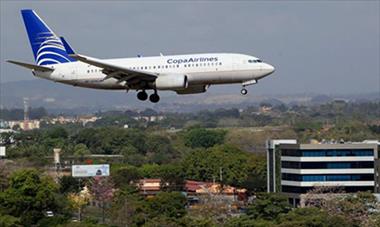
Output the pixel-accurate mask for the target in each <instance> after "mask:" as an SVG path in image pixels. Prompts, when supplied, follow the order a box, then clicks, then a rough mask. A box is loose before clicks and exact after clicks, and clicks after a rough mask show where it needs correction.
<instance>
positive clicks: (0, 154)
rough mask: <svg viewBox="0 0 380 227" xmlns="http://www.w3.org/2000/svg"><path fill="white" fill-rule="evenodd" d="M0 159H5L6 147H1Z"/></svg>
mask: <svg viewBox="0 0 380 227" xmlns="http://www.w3.org/2000/svg"><path fill="white" fill-rule="evenodd" d="M0 157H5V147H4V146H0Z"/></svg>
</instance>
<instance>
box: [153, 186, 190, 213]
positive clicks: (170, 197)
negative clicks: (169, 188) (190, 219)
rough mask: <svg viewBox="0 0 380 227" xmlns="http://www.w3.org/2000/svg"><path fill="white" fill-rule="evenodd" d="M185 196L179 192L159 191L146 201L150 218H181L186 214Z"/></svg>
mask: <svg viewBox="0 0 380 227" xmlns="http://www.w3.org/2000/svg"><path fill="white" fill-rule="evenodd" d="M186 202H187V200H186V198H185V196H184V195H183V194H181V193H180V192H160V193H158V194H157V195H156V196H155V197H153V198H152V199H151V200H149V201H148V208H149V216H150V218H154V217H158V216H161V215H162V216H166V217H168V218H181V217H183V216H184V215H185V214H186V209H185V205H186Z"/></svg>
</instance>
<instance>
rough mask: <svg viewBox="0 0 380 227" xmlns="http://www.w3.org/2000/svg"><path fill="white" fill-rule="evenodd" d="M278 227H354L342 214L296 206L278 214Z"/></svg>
mask: <svg viewBox="0 0 380 227" xmlns="http://www.w3.org/2000/svg"><path fill="white" fill-rule="evenodd" d="M276 222H277V223H278V225H276V226H278V227H294V226H298V227H309V226H319V227H354V226H356V225H354V224H353V223H352V222H350V221H349V220H346V219H345V218H344V217H342V216H337V215H333V214H329V213H328V212H326V211H324V210H320V209H318V208H310V207H309V208H297V209H294V210H292V211H290V212H289V213H287V214H280V216H279V218H278V219H277V221H276Z"/></svg>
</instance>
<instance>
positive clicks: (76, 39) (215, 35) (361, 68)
mask: <svg viewBox="0 0 380 227" xmlns="http://www.w3.org/2000/svg"><path fill="white" fill-rule="evenodd" d="M25 8H31V9H34V10H36V11H37V13H38V14H39V15H40V17H41V18H42V19H44V20H45V22H46V23H47V24H48V25H49V26H50V27H51V28H52V29H53V30H54V31H55V33H57V34H58V35H61V36H64V37H65V38H66V40H68V42H69V43H70V45H71V46H72V47H73V48H74V50H75V51H76V52H78V53H83V54H86V55H89V56H94V57H98V58H112V57H134V56H136V55H137V54H142V55H145V56H148V55H158V54H159V53H160V52H162V53H163V54H184V53H200V52H237V53H245V54H249V55H254V56H257V57H260V58H262V59H263V60H264V61H267V62H268V63H270V64H273V65H274V66H275V67H276V72H275V74H273V75H271V76H269V77H267V78H264V79H263V80H261V81H260V82H259V84H257V85H254V87H252V88H250V90H252V92H258V93H275V94H279V93H303V92H312V93H326V94H331V93H362V92H376V91H380V72H379V71H380V70H379V62H380V59H379V55H380V32H379V28H380V24H379V23H380V22H379V21H380V15H379V12H380V2H379V1H367V2H362V1H357V2H354V1H347V2H343V1H334V2H327V1H323V2H317V1H315V2H313V1H294V2H293V1H267V2H260V1H254V2H247V1H242V2H195V3H193V2H174V1H168V2H164V1H163V2H158V1H154V2H124V1H104V2H101V1H54V2H37V1H33V2H32V1H6V2H4V1H1V13H0V15H1V34H0V37H1V42H0V50H1V57H0V60H1V82H8V81H17V80H29V79H32V78H33V76H32V74H31V73H30V72H29V71H27V70H25V69H23V68H20V67H17V66H15V65H11V64H8V63H5V61H6V60H7V59H15V60H20V61H25V62H33V55H32V51H31V48H30V45H29V41H28V39H27V36H26V32H25V28H24V25H23V22H22V19H21V15H20V9H25ZM226 89H229V90H230V89H236V92H239V90H240V86H239V85H235V86H227V87H226Z"/></svg>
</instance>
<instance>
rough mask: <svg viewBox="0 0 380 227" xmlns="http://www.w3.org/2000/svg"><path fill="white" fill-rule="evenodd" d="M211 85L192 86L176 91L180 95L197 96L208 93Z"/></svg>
mask: <svg viewBox="0 0 380 227" xmlns="http://www.w3.org/2000/svg"><path fill="white" fill-rule="evenodd" d="M208 87H209V85H190V86H188V87H187V88H186V89H183V90H178V91H176V92H177V94H179V95H187V94H197V93H203V92H206V91H207V88H208Z"/></svg>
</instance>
